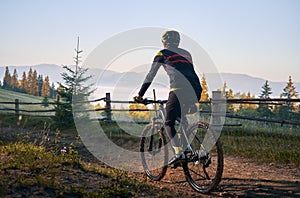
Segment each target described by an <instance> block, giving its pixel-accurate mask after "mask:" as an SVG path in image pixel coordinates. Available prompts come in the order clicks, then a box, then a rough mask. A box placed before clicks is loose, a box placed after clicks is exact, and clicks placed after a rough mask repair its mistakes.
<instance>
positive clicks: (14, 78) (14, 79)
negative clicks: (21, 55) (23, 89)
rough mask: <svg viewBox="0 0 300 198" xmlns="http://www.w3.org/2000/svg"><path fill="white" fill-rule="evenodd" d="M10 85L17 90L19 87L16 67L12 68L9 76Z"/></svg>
mask: <svg viewBox="0 0 300 198" xmlns="http://www.w3.org/2000/svg"><path fill="white" fill-rule="evenodd" d="M10 86H11V88H12V89H13V90H15V91H17V90H18V88H19V81H18V74H17V70H16V69H14V73H13V75H12V77H11V80H10Z"/></svg>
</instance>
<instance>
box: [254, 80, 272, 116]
mask: <svg viewBox="0 0 300 198" xmlns="http://www.w3.org/2000/svg"><path fill="white" fill-rule="evenodd" d="M271 94H272V89H271V87H270V85H269V83H268V81H267V80H266V82H265V83H264V84H263V86H262V88H261V93H260V95H259V98H262V99H268V98H270V95H271ZM257 111H258V113H259V115H260V116H262V117H271V116H273V112H272V110H271V106H269V105H268V104H265V102H260V104H259V106H258V109H257Z"/></svg>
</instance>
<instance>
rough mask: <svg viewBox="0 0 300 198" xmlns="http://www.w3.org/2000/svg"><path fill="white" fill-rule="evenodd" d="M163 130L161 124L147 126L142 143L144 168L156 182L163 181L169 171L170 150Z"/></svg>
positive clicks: (141, 150)
mask: <svg viewBox="0 0 300 198" xmlns="http://www.w3.org/2000/svg"><path fill="white" fill-rule="evenodd" d="M163 130H164V127H163V124H162V123H161V122H157V123H155V124H153V123H152V124H149V125H147V126H146V127H145V128H144V130H143V133H142V138H141V142H140V152H141V158H142V165H143V168H144V170H145V172H146V174H147V176H148V177H149V178H150V179H152V180H155V181H159V180H161V179H162V178H163V177H164V176H165V174H166V171H167V164H168V148H167V145H166V137H165V135H164V133H163Z"/></svg>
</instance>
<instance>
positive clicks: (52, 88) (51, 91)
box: [50, 82, 56, 98]
mask: <svg viewBox="0 0 300 198" xmlns="http://www.w3.org/2000/svg"><path fill="white" fill-rule="evenodd" d="M55 97H56V90H55V85H54V83H53V82H52V85H51V88H50V98H55Z"/></svg>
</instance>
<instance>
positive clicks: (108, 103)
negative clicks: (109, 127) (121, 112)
mask: <svg viewBox="0 0 300 198" xmlns="http://www.w3.org/2000/svg"><path fill="white" fill-rule="evenodd" d="M105 102H106V109H105V113H106V120H107V121H111V100H110V93H106V95H105Z"/></svg>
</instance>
